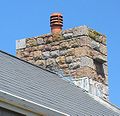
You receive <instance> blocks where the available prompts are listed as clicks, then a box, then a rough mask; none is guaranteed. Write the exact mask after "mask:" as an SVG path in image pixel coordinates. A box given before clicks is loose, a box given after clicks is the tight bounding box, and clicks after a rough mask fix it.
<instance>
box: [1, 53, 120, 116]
mask: <svg viewBox="0 0 120 116" xmlns="http://www.w3.org/2000/svg"><path fill="white" fill-rule="evenodd" d="M0 90H2V91H5V92H9V93H11V94H13V95H16V96H19V97H22V98H25V99H27V100H31V101H33V102H35V103H39V104H41V105H44V106H46V107H50V108H52V109H55V110H58V111H61V112H64V113H67V114H69V115H71V116H91V115H92V116H113V115H114V116H118V115H120V113H119V112H115V111H114V110H112V109H110V108H108V107H106V106H104V105H102V104H100V103H99V102H97V101H96V100H94V99H93V98H92V97H90V96H89V95H88V94H86V93H85V92H83V91H82V90H81V89H80V88H78V87H76V86H74V85H71V84H69V83H68V82H66V81H64V80H62V79H61V78H58V76H57V75H56V74H54V73H51V72H49V71H46V70H43V69H41V68H38V67H36V66H33V65H31V64H29V63H27V62H24V61H22V60H20V59H18V58H16V57H13V56H11V55H8V54H6V53H4V52H2V51H0ZM118 110H119V109H118Z"/></svg>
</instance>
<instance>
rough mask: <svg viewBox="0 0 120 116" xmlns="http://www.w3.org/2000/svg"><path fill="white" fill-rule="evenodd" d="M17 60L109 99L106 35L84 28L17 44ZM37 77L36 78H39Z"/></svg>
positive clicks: (24, 40) (76, 28) (19, 41)
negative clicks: (48, 71) (26, 62)
mask: <svg viewBox="0 0 120 116" xmlns="http://www.w3.org/2000/svg"><path fill="white" fill-rule="evenodd" d="M16 49H17V50H16V55H17V57H19V58H21V59H23V60H25V61H28V62H30V63H32V64H35V65H38V66H42V67H44V68H47V69H49V70H51V71H53V72H55V73H56V74H58V75H59V76H60V77H61V78H63V79H65V80H67V81H70V82H71V83H74V84H75V85H77V86H79V87H81V88H83V89H84V90H85V91H88V92H89V93H90V94H92V95H95V96H98V97H100V98H102V99H104V100H108V65H107V47H106V36H105V35H103V34H100V33H98V32H96V31H95V30H93V29H90V28H88V27H87V26H80V27H75V28H72V29H68V30H65V31H62V32H61V33H56V34H45V35H41V36H37V37H33V38H27V39H22V40H17V41H16ZM38 78H39V77H38Z"/></svg>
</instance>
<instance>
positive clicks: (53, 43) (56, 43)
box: [50, 41, 60, 46]
mask: <svg viewBox="0 0 120 116" xmlns="http://www.w3.org/2000/svg"><path fill="white" fill-rule="evenodd" d="M50 45H51V46H57V45H60V42H58V41H55V42H52V43H50Z"/></svg>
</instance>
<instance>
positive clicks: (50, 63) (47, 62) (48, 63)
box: [46, 58, 56, 67]
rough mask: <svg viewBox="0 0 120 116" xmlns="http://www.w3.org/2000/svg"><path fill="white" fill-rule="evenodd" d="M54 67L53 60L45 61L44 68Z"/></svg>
mask: <svg viewBox="0 0 120 116" xmlns="http://www.w3.org/2000/svg"><path fill="white" fill-rule="evenodd" d="M55 65H56V62H55V59H54V58H49V59H47V60H46V66H47V67H54V66H55Z"/></svg>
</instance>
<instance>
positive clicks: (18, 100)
mask: <svg viewBox="0 0 120 116" xmlns="http://www.w3.org/2000/svg"><path fill="white" fill-rule="evenodd" d="M0 101H4V102H6V103H9V104H12V105H14V106H16V107H20V108H23V109H26V110H29V111H31V112H35V113H38V114H41V113H43V114H45V115H49V116H53V115H54V116H56V115H57V116H70V115H69V114H66V113H63V112H61V111H58V110H55V109H52V108H49V107H46V106H44V105H42V104H38V103H36V102H33V101H30V100H27V99H24V98H22V97H19V96H16V95H13V94H11V93H8V92H5V91H3V90H0Z"/></svg>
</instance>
